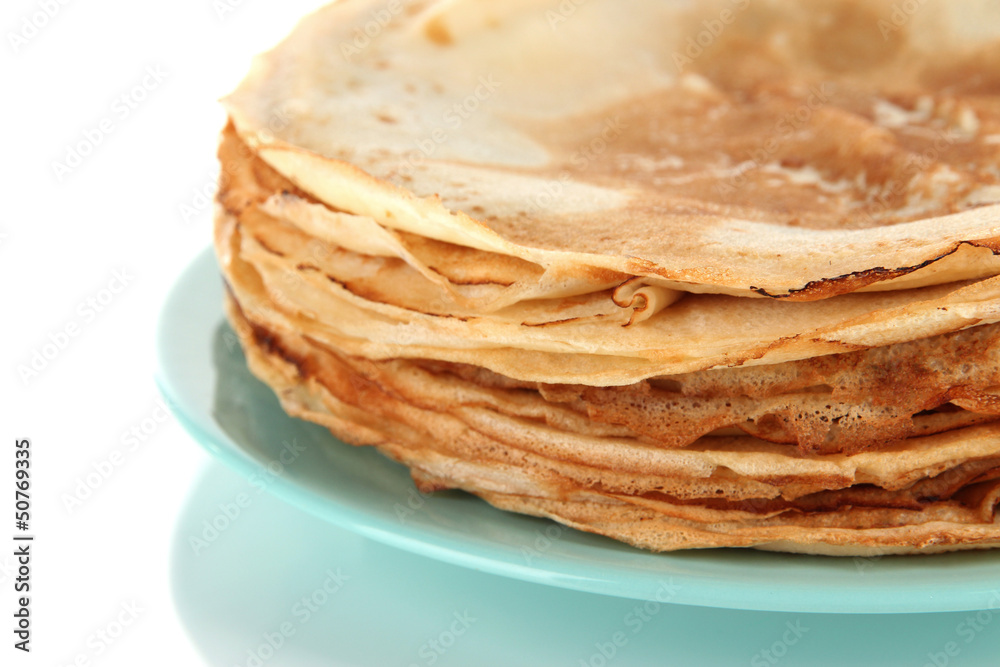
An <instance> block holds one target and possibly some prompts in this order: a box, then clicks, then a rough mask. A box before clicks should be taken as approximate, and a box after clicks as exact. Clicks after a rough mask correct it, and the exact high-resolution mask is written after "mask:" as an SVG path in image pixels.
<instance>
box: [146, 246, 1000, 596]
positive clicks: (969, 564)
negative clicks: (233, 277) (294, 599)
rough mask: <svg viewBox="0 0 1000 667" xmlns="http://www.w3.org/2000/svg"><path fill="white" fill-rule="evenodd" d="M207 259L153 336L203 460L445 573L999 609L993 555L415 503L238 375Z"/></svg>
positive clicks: (398, 474) (440, 500)
mask: <svg viewBox="0 0 1000 667" xmlns="http://www.w3.org/2000/svg"><path fill="white" fill-rule="evenodd" d="M222 296H223V285H222V280H221V278H220V276H219V271H218V267H217V265H216V262H215V259H214V257H213V256H212V254H211V252H210V251H206V252H205V253H203V254H202V255H200V256H199V257H198V258H197V259H196V260H195V262H194V263H193V264H192V265H191V266H190V267H189V268H188V269H187V270H186V271H185V272H184V274H183V275H182V276H181V278H180V280H179V281H178V283H177V284H176V286H175V287H174V289H173V291H172V292H171V294H170V296H169V297H168V299H167V302H166V304H165V306H164V309H163V313H162V315H161V321H160V325H159V331H158V341H157V348H158V357H159V374H158V378H157V379H158V383H159V385H160V389H161V391H162V392H163V394H164V396H165V397H166V399H167V400H168V402H169V403H170V404H171V405H172V406H173V410H174V412H175V414H176V416H177V418H178V420H179V421H180V422H181V423H182V424H183V425H184V426H185V428H186V429H187V430H188V431H189V432H190V433H191V435H192V436H194V438H195V439H196V440H197V441H198V442H200V443H201V444H202V445H203V446H205V448H206V449H208V451H209V452H211V453H212V454H214V455H215V456H216V457H218V458H219V459H220V460H221V461H223V462H224V463H225V464H227V465H228V466H230V467H232V468H233V469H235V470H236V471H237V472H239V473H241V474H242V475H243V476H245V477H247V478H248V479H249V481H250V483H251V484H252V485H253V486H254V487H255V488H257V489H265V490H267V491H269V492H271V493H273V494H274V495H276V496H278V497H280V498H282V499H284V500H285V501H287V502H289V503H291V504H293V505H296V506H298V507H300V508H302V509H304V510H306V511H308V512H310V513H312V514H314V515H316V516H318V517H321V518H323V519H325V520H327V521H329V522H331V523H333V524H336V525H338V526H341V527H343V528H347V529H349V530H351V531H354V532H357V533H359V534H361V535H363V536H365V537H368V538H370V539H373V540H377V541H379V542H384V543H386V544H389V545H392V546H395V547H398V548H400V549H406V550H408V551H412V552H414V553H418V554H422V555H424V556H428V557H431V558H435V559H439V560H442V561H445V562H448V563H453V564H455V565H461V566H463V567H468V568H472V569H475V570H480V571H484V572H490V573H493V574H498V575H503V576H507V577H513V578H516V579H522V580H525V581H531V582H537V583H541V584H548V585H551V586H559V587H563V588H569V589H575V590H579V591H587V592H591V593H601V594H605V595H613V596H617V597H626V598H636V599H644V600H658V601H660V602H668V601H669V602H672V603H675V604H686V605H700V606H707V607H725V608H731V609H754V610H762V611H798V612H828V613H906V612H939V611H966V610H977V609H996V608H1000V553H998V552H991V551H983V552H966V553H955V554H941V555H934V556H915V557H884V558H875V559H872V558H829V557H821V556H796V555H789V554H773V553H765V552H757V551H752V550H740V549H711V550H704V551H688V552H681V553H670V554H654V553H648V552H644V551H639V550H637V549H633V548H631V547H628V546H626V545H624V544H620V543H618V542H615V541H613V540H609V539H606V538H603V537H599V536H596V535H591V534H588V533H582V532H577V531H574V530H569V529H565V528H563V527H561V526H559V525H558V524H555V523H553V522H550V521H547V520H542V519H537V518H532V517H526V516H520V515H516V514H510V513H506V512H501V511H499V510H496V509H494V508H493V507H491V506H490V505H488V504H486V503H485V502H483V501H481V500H479V499H477V498H475V497H472V496H469V495H466V494H463V493H458V492H448V493H441V494H435V495H433V496H422V495H420V494H418V493H417V492H416V491H415V490H414V488H413V483H412V482H411V480H410V477H409V474H408V472H407V471H406V469H405V468H404V467H403V466H400V465H398V464H396V463H393V462H391V461H389V460H388V459H386V458H384V457H382V456H381V455H380V454H379V453H378V452H376V451H375V450H373V449H371V448H355V447H351V446H349V445H346V444H344V443H342V442H340V441H339V440H337V439H336V438H334V437H333V436H332V435H330V433H329V432H328V431H327V430H325V429H323V428H321V427H319V426H316V425H314V424H310V423H306V422H303V421H300V420H296V419H292V418H290V417H288V416H287V415H286V414H285V413H284V412H283V411H282V410H281V407H280V406H279V404H278V402H277V400H276V398H275V397H274V395H273V393H272V392H271V390H270V389H268V387H267V386H265V385H264V384H262V383H261V382H259V381H257V380H256V379H255V378H254V377H253V376H252V375H251V374H250V373H249V371H248V370H247V368H246V363H245V360H244V358H243V354H242V352H241V350H240V348H239V345H238V343H237V342H236V338H235V335H234V334H233V333H232V331H231V330H230V329H229V327H228V325H227V324H226V323H225V320H224V317H223V314H222Z"/></svg>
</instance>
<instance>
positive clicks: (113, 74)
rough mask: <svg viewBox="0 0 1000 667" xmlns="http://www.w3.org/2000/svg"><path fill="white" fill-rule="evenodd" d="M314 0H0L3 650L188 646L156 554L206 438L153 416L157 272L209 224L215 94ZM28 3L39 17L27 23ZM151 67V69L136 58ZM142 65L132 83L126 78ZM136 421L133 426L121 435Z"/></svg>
mask: <svg viewBox="0 0 1000 667" xmlns="http://www.w3.org/2000/svg"><path fill="white" fill-rule="evenodd" d="M319 4H321V3H319V2H313V1H310V0H283V1H282V2H280V3H279V2H271V1H267V0H244V1H243V2H240V1H239V0H231V3H226V2H224V0H223V1H220V2H213V0H181V1H175V2H125V1H121V0H91V1H89V2H82V1H79V2H76V1H69V2H65V1H64V2H63V3H62V4H60V3H58V2H51V3H45V2H38V1H31V0H28V1H26V0H5V2H4V3H3V9H2V10H0V29H2V32H3V36H4V39H3V45H2V47H0V68H2V77H3V78H2V83H3V85H2V90H3V93H2V96H3V102H2V109H3V110H2V114H3V115H2V118H3V123H2V126H0V127H2V132H3V139H2V142H0V145H2V147H3V148H2V149H0V150H2V153H0V154H2V167H0V168H2V170H3V172H2V180H0V182H2V193H3V197H2V199H3V205H2V209H3V213H2V215H0V271H2V278H3V287H2V291H0V299H2V300H3V301H2V308H0V312H2V313H3V334H2V335H3V338H2V343H3V344H2V348H3V355H4V356H3V364H2V368H0V371H2V380H0V382H2V385H0V386H2V387H3V393H4V396H3V401H2V404H0V405H2V406H3V407H2V408H0V410H2V412H0V415H2V417H0V419H2V422H0V423H2V433H3V438H4V440H5V443H4V447H3V449H2V451H3V454H2V455H0V479H2V485H0V489H2V493H0V498H2V499H3V502H2V504H0V512H2V516H3V517H4V519H5V520H4V521H3V523H2V524H0V525H2V527H0V544H2V545H3V546H2V547H0V549H2V551H0V554H2V555H0V566H2V568H3V569H2V570H0V591H2V592H0V600H2V602H0V609H2V610H3V612H2V618H3V619H4V620H3V621H0V636H2V637H3V642H2V644H3V645H2V647H0V664H5V665H9V664H21V663H22V662H23V663H24V664H32V665H57V664H58V665H64V664H71V663H72V661H73V660H75V659H77V657H78V656H81V655H82V656H84V657H85V658H89V659H91V660H92V664H100V665H140V664H178V665H197V664H200V662H201V661H200V659H199V658H198V657H197V654H196V653H195V650H194V649H193V648H192V646H191V644H190V643H189V641H188V639H187V637H186V636H185V633H184V631H183V630H182V628H181V625H180V623H179V621H178V619H177V618H176V616H175V612H174V606H173V603H172V600H171V595H170V590H169V555H170V546H171V541H172V539H173V536H174V523H175V521H176V517H177V515H178V513H179V511H180V509H181V507H182V504H183V500H184V498H185V496H186V495H187V493H188V491H189V489H190V487H191V484H192V482H193V480H194V479H195V477H196V474H197V472H198V471H199V469H200V468H201V467H202V466H203V464H204V462H205V460H206V459H207V456H206V455H205V454H204V453H203V451H202V450H201V449H200V448H199V447H198V446H197V445H196V444H195V443H193V442H192V441H191V440H190V439H189V438H188V437H186V435H185V434H184V433H183V431H182V430H181V429H180V427H179V426H178V425H177V424H175V423H173V421H172V420H167V421H165V422H163V423H162V424H156V427H155V428H151V426H152V425H153V424H155V423H156V422H155V418H156V417H158V416H160V412H159V411H158V410H157V406H156V400H157V397H158V394H157V390H156V387H155V385H154V381H153V377H154V373H155V356H154V331H155V325H156V320H157V315H158V311H159V309H160V306H161V304H162V301H163V298H164V296H165V294H166V292H167V290H168V289H169V287H170V286H171V284H172V283H173V281H174V280H175V279H176V278H177V276H178V274H179V273H180V272H181V271H182V269H183V268H184V267H185V266H186V265H187V264H188V262H189V261H190V260H191V259H192V258H193V257H194V256H195V255H196V254H197V253H198V252H199V251H200V250H202V249H203V248H205V247H206V246H207V245H208V244H209V240H210V233H211V232H210V230H211V221H210V217H211V216H210V211H209V209H208V208H205V207H202V208H201V210H200V211H199V212H198V213H197V214H195V215H193V216H191V215H189V216H187V217H188V219H185V216H184V215H182V211H181V206H182V205H188V206H191V207H193V208H198V207H197V206H196V202H195V200H196V197H195V192H196V191H198V190H203V191H207V192H208V194H209V197H210V196H211V188H212V184H213V182H214V176H215V174H216V173H217V167H216V164H215V157H214V154H215V147H216V137H217V135H218V132H219V130H220V129H221V127H222V124H223V123H224V120H225V119H224V115H223V113H222V111H221V108H220V106H219V105H218V103H217V100H218V98H219V97H221V96H222V95H224V94H225V93H226V92H227V91H228V90H230V89H231V88H232V87H234V86H235V85H236V83H237V82H238V81H239V79H240V78H241V77H242V76H243V74H244V73H245V72H246V70H247V68H248V66H249V63H250V60H251V58H252V56H253V55H254V54H255V53H257V52H259V51H262V50H264V49H266V48H269V47H270V46H271V45H273V44H274V43H276V42H277V41H278V40H279V39H280V38H281V37H283V36H284V35H285V34H286V33H287V32H288V31H289V30H290V29H291V27H292V26H293V25H294V24H295V22H296V21H297V20H298V18H299V17H300V16H302V15H303V14H304V13H306V12H308V11H310V10H311V9H313V8H314V7H316V6H318V5H319ZM46 5H49V6H50V8H49V12H50V13H53V14H54V15H52V16H51V17H47V16H45V14H44V13H42V11H43V10H42V9H41V8H42V7H43V6H46ZM230 5H233V6H230ZM25 20H27V21H28V22H29V23H34V24H41V27H39V28H37V30H34V33H33V32H32V30H33V28H26V25H25ZM12 34H14V35H18V36H22V35H28V37H27V38H26V43H23V44H16V45H15V44H13V43H12V38H11V35H12ZM15 41H16V40H15ZM148 68H152V69H153V70H159V71H160V72H161V74H160V75H159V76H160V77H161V78H162V80H161V81H156V78H154V77H147V71H148ZM144 79H145V84H146V86H145V88H146V89H145V90H139V91H136V92H133V91H134V89H135V88H136V86H139V87H142V86H143V83H144ZM122 95H127V96H128V98H127V99H126V100H121V99H120V98H121V96H122ZM140 98H144V99H141V101H140ZM129 102H131V105H132V106H134V108H130V106H129ZM124 110H127V111H128V112H129V113H128V115H127V117H124ZM104 119H110V122H111V132H110V133H109V134H106V135H105V136H103V138H102V139H101V141H100V143H99V144H98V145H97V146H96V147H95V148H94V149H93V151H92V152H91V153H90V154H89V155H87V156H85V157H83V159H82V163H81V164H80V165H79V166H78V167H77V168H75V169H72V170H71V171H70V172H69V173H66V174H63V175H62V178H61V179H60V178H59V175H57V174H56V170H55V169H54V166H53V163H55V162H65V160H66V155H67V151H68V150H69V148H70V147H71V146H75V145H78V144H79V143H80V142H81V141H86V140H87V138H86V135H85V132H88V131H89V132H90V136H91V137H94V136H95V131H100V123H101V121H102V120H104ZM107 127H108V124H107V123H105V128H107ZM102 133H103V132H102ZM115 272H119V273H123V274H125V277H126V278H127V284H126V285H125V286H124V289H121V291H120V293H117V294H113V295H112V294H110V292H102V291H103V290H105V289H106V288H108V287H109V286H110V287H114V288H119V286H120V283H119V282H115V283H114V284H111V282H112V279H113V278H114V276H115ZM102 297H104V299H105V300H107V299H108V297H112V298H111V299H110V301H109V302H108V303H106V305H103V306H102V305H101V304H100V302H98V303H97V307H100V308H102V311H101V312H99V313H98V312H96V308H95V307H94V306H88V305H87V300H88V299H101V298H102ZM81 304H83V305H81ZM73 324H75V325H76V326H77V328H78V329H77V330H78V334H77V335H76V336H72V337H70V338H69V340H68V343H67V344H66V345H65V347H64V348H62V349H59V350H58V353H57V354H55V355H54V356H53V358H51V359H46V360H45V361H46V365H45V367H44V368H43V369H41V370H40V371H39V372H38V374H37V376H30V377H27V378H25V377H22V374H21V373H19V367H21V366H27V367H30V364H31V359H32V356H33V354H34V352H35V351H38V352H42V351H43V347H44V346H45V345H46V344H50V343H51V339H50V336H53V337H55V338H56V339H57V340H58V339H59V338H60V337H61V336H60V332H65V331H66V328H67V326H70V327H72V325H73ZM46 351H47V352H49V353H52V351H53V348H51V347H50V348H49V349H48V350H46ZM37 365H40V364H37ZM22 370H23V369H22ZM144 421H145V424H144ZM144 425H145V426H146V428H147V431H149V433H148V435H147V434H143V437H144V438H145V440H144V441H141V442H139V444H138V446H135V442H136V441H134V440H131V439H129V440H128V441H123V436H124V434H126V433H127V432H129V431H130V430H131V429H133V428H139V429H140V433H141V429H142V428H143V426H144ZM19 437H28V438H30V439H31V440H32V451H33V461H32V463H33V472H34V474H35V478H34V486H33V489H32V491H33V493H32V495H33V521H32V526H31V528H32V530H31V532H32V533H33V534H35V535H36V539H37V542H36V543H35V546H34V549H35V551H36V554H37V555H36V556H35V558H34V562H33V575H34V577H35V580H36V581H35V582H34V585H33V590H32V606H33V613H34V618H33V624H34V633H35V635H34V636H35V638H34V641H33V645H34V651H33V652H32V654H31V656H30V659H28V660H24V656H21V655H15V653H16V652H15V651H14V650H13V649H12V648H11V643H12V642H11V641H8V637H9V633H10V630H9V628H10V627H12V623H10V622H9V621H8V620H7V619H9V618H10V616H9V614H10V613H12V610H13V593H12V591H11V581H10V576H11V575H10V572H11V566H12V565H13V558H12V556H11V554H10V551H9V549H8V548H7V545H8V544H10V533H12V532H13V530H12V527H8V521H7V520H6V519H7V518H8V509H10V510H12V509H13V508H12V507H11V508H9V507H8V505H9V504H10V502H9V501H8V500H7V499H8V498H10V497H11V495H12V493H11V492H10V491H9V490H11V491H12V489H11V486H10V484H11V479H10V478H11V475H10V474H8V473H9V472H11V471H12V469H13V448H12V446H11V443H12V442H13V440H14V438H19ZM115 450H119V451H120V452H121V453H122V457H121V459H116V460H118V461H119V465H114V466H112V467H113V471H112V472H111V474H110V476H109V477H108V478H107V479H104V480H102V481H101V484H100V486H99V487H98V488H96V489H94V490H93V491H92V495H91V496H90V497H89V498H87V499H86V500H84V501H83V502H82V503H81V504H80V505H78V506H77V505H74V507H73V508H72V510H68V509H67V507H66V503H65V494H74V493H75V491H76V489H77V487H78V485H79V483H80V481H81V480H83V482H84V483H86V478H87V476H88V474H90V473H93V472H95V467H94V466H95V465H96V466H98V467H101V466H102V464H103V465H104V467H105V469H107V466H108V465H109V461H108V459H109V457H110V456H111V455H112V452H114V451H115ZM92 479H94V478H92ZM133 602H135V603H137V604H138V605H139V606H140V607H141V609H142V611H141V612H140V613H139V616H138V618H137V619H136V621H135V622H134V623H133V624H132V625H131V626H130V627H129V628H128V629H127V631H126V632H124V633H123V634H122V636H121V637H120V638H119V639H117V640H116V641H115V643H114V644H113V645H112V646H111V647H110V648H107V649H105V650H103V651H102V652H101V654H100V655H97V652H98V651H99V650H100V648H99V647H100V646H101V641H100V640H99V639H97V640H91V641H90V643H89V645H88V637H89V636H91V635H92V634H93V633H95V632H97V631H98V630H100V629H102V628H104V627H105V626H106V625H107V624H108V623H110V622H112V621H114V620H115V619H116V618H117V616H119V615H120V614H121V611H122V605H123V604H130V603H133ZM112 629H113V628H112ZM95 647H98V648H95ZM152 647H155V654H151V652H150V649H151V648H152ZM12 660H14V661H13V662H12Z"/></svg>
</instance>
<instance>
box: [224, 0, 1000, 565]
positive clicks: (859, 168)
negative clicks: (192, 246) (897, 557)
mask: <svg viewBox="0 0 1000 667" xmlns="http://www.w3.org/2000/svg"><path fill="white" fill-rule="evenodd" d="M391 7H392V9H389V8H387V6H386V5H384V3H379V2H372V1H370V0H343V1H341V2H337V3H334V4H332V5H330V6H329V7H326V8H324V9H322V10H320V11H318V12H317V13H315V14H313V15H312V16H310V17H308V18H306V19H305V20H303V21H302V22H301V23H300V25H299V26H298V27H297V28H296V29H295V30H294V31H293V33H292V34H291V35H290V36H289V37H288V38H287V39H286V40H285V41H284V42H283V43H282V44H280V45H279V46H278V47H276V48H275V49H274V50H273V51H271V52H269V53H267V54H264V55H262V56H260V57H259V58H258V59H257V60H256V61H255V63H254V65H253V68H252V70H251V72H250V74H249V76H248V77H247V79H246V80H245V81H244V82H243V83H242V84H241V85H240V87H239V88H238V89H237V90H236V91H235V92H233V93H232V94H231V95H230V96H229V97H227V98H226V99H225V100H224V105H225V107H226V110H227V112H228V114H229V118H230V120H229V123H228V125H227V127H226V128H225V130H224V131H223V133H222V138H221V142H220V147H219V159H220V162H221V164H222V176H221V180H220V187H219V193H218V197H217V199H218V206H217V210H216V221H215V246H216V251H217V255H218V257H219V260H220V265H221V267H222V271H223V276H224V279H225V282H226V285H227V297H226V309H227V314H228V317H229V320H230V322H231V324H232V325H233V328H234V330H235V331H236V333H237V335H238V337H239V340H240V343H241V345H242V346H243V349H244V351H245V352H246V354H247V360H248V363H249V365H250V368H251V370H252V371H253V372H254V374H255V375H257V376H258V377H259V378H260V379H261V380H263V381H264V382H266V383H267V384H268V385H270V386H271V387H272V388H273V389H274V391H275V392H276V393H277V395H278V397H279V399H280V400H281V402H282V405H283V407H284V408H285V410H286V411H287V412H288V413H289V414H291V415H294V416H297V417H300V418H303V419H308V420H311V421H315V422H317V423H320V424H323V425H324V426H326V427H328V428H329V429H330V430H331V431H332V432H333V433H334V434H335V435H337V436H338V437H339V438H341V439H343V440H345V441H346V442H349V443H351V444H355V445H366V446H375V447H377V448H378V449H379V450H380V451H381V452H382V453H383V454H385V455H386V456H388V457H390V458H392V459H394V460H396V461H399V462H400V463H402V464H404V465H406V466H408V467H409V468H410V470H411V473H412V476H413V479H414V481H415V483H416V484H417V487H418V488H419V489H420V490H421V491H424V492H433V491H436V490H442V489H451V488H457V489H463V490H466V491H468V492H470V493H473V494H476V495H478V496H480V497H482V498H484V499H485V500H487V501H488V502H490V503H492V504H494V505H496V506H497V507H500V508H502V509H506V510H510V511H515V512H521V513H526V514H532V515H537V516H544V517H549V518H552V519H554V520H556V521H560V522H562V523H564V524H566V525H569V526H572V527H575V528H578V529H581V530H585V531H590V532H594V533H599V534H602V535H606V536H609V537H611V538H614V539H618V540H621V541H624V542H627V543H629V544H632V545H635V546H637V547H640V548H646V549H652V550H657V551H664V550H673V549H683V548H704V547H754V548H760V549H769V550H779V551H790V552H802V553H814V554H830V555H878V554H902V553H931V552H939V551H948V550H957V549H972V548H990V547H995V546H1000V520H998V519H997V513H996V507H997V505H998V504H1000V6H998V5H996V4H995V3H984V2H981V1H978V0H958V1H952V2H945V1H944V0H927V2H925V3H922V4H921V5H920V8H919V11H916V12H914V13H912V15H911V14H907V15H905V16H904V17H903V18H905V20H903V18H900V16H897V13H898V10H894V5H893V3H891V2H883V1H882V0H822V1H820V2H816V3H805V4H803V3H796V2H793V1H792V0H761V1H760V2H754V3H749V2H743V1H742V0H725V1H718V2H716V1H714V0H713V1H710V2H702V3H694V6H692V3H686V2H679V1H678V2H671V1H655V2H654V1H652V0H618V1H616V2H612V1H611V0H590V1H589V2H587V3H582V4H576V3H562V4H558V3H550V2H542V1H540V0H517V1H512V2H504V3H497V2H487V1H486V0H440V1H437V2H406V3H398V4H392V5H391ZM512 45H516V48H514V47H513V46H512Z"/></svg>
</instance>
